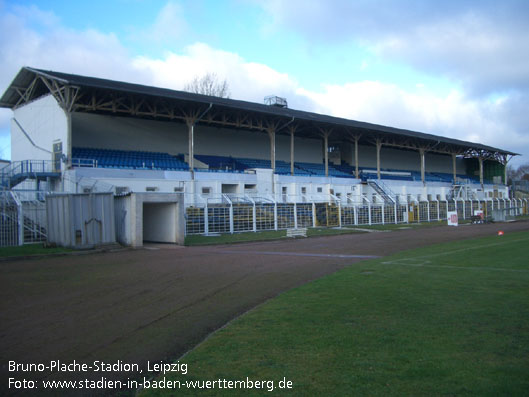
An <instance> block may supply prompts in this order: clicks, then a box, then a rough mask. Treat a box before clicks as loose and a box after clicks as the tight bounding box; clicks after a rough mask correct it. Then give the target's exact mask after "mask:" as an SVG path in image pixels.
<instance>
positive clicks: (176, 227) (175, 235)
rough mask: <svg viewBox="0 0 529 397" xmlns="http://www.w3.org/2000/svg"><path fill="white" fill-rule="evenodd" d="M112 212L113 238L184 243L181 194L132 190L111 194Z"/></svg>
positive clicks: (128, 241)
mask: <svg viewBox="0 0 529 397" xmlns="http://www.w3.org/2000/svg"><path fill="white" fill-rule="evenodd" d="M115 214H116V233H117V241H118V242H120V243H121V244H123V245H128V246H132V247H141V246H143V241H144V240H146V239H149V240H152V241H161V242H167V243H175V244H180V245H183V244H184V238H185V218H184V197H183V194H179V193H172V194H168V193H132V194H130V195H127V196H123V197H115ZM162 233H163V237H162Z"/></svg>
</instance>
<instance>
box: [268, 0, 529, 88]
mask: <svg viewBox="0 0 529 397" xmlns="http://www.w3.org/2000/svg"><path fill="white" fill-rule="evenodd" d="M258 3H259V4H261V6H262V8H263V10H264V11H265V12H266V13H267V14H268V15H269V16H270V20H269V21H266V22H265V23H267V24H272V25H275V26H276V29H280V28H282V29H286V30H289V31H290V30H296V31H298V32H300V33H301V34H302V35H303V37H305V38H306V40H307V41H308V42H310V43H316V44H320V45H325V46H332V45H334V44H342V43H351V44H352V45H355V44H356V45H361V46H362V47H364V48H369V49H371V50H372V51H374V53H375V54H378V55H379V56H380V57H381V58H382V59H384V60H386V61H387V60H392V61H397V62H404V63H406V64H408V65H411V66H413V67H414V68H416V69H419V70H421V71H422V72H426V73H431V74H435V75H439V74H442V75H445V76H448V77H450V78H452V79H454V81H457V82H461V83H462V84H463V86H464V87H465V89H467V90H469V91H471V92H472V93H473V94H476V95H481V94H488V93H490V92H495V91H500V92H502V91H506V90H529V24H528V23H527V21H528V18H529V3H528V2H527V1H518V0H505V1H501V2H498V1H487V0H484V1H450V0H447V1H442V2H426V1H422V2H421V1H419V2H417V1H413V0H408V1H406V0H403V1H398V2H397V1H391V0H380V1H376V2H374V1H369V0H358V1H354V2H351V1H349V0H335V1H333V2H328V1H326V0H312V1H310V2H309V3H310V6H305V5H306V4H307V2H306V1H303V0H291V1H281V0H266V1H264V0H263V1H258Z"/></svg>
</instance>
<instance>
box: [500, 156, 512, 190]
mask: <svg viewBox="0 0 529 397" xmlns="http://www.w3.org/2000/svg"><path fill="white" fill-rule="evenodd" d="M500 158H501V161H500V162H501V163H502V164H503V165H504V166H505V170H504V171H505V172H504V175H503V183H505V185H507V164H508V163H509V161H510V160H511V159H512V158H513V156H512V155H511V156H509V155H508V154H504V155H502V156H501V157H500Z"/></svg>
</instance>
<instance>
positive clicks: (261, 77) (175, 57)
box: [133, 43, 297, 102]
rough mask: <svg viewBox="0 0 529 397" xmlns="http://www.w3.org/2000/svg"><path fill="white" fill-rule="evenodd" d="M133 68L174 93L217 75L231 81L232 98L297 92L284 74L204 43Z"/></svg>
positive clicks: (259, 99)
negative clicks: (186, 85) (196, 81)
mask: <svg viewBox="0 0 529 397" xmlns="http://www.w3.org/2000/svg"><path fill="white" fill-rule="evenodd" d="M133 65H134V68H135V69H137V70H141V71H142V72H144V73H146V74H149V75H150V76H152V80H153V84H155V85H158V86H164V87H170V88H173V89H182V88H183V87H184V86H185V84H186V83H188V82H189V81H191V80H192V79H193V78H194V77H196V76H202V75H204V74H206V73H208V72H214V73H216V74H217V76H218V77H219V78H220V79H221V80H223V79H226V80H227V81H228V84H229V86H230V91H231V92H232V97H233V98H235V99H243V100H249V101H255V102H262V100H263V98H264V96H266V95H270V94H277V95H281V96H289V95H292V94H293V93H294V92H295V90H296V88H297V85H296V82H295V81H294V80H293V79H291V78H290V77H289V76H288V75H287V74H285V73H280V72H278V71H276V70H274V69H272V68H270V67H269V66H267V65H263V64H259V63H254V62H248V61H246V60H245V59H243V58H242V57H241V56H239V55H237V54H235V53H232V52H228V51H222V50H218V49H214V48H211V47H210V46H208V45H207V44H204V43H195V44H193V45H190V46H188V47H186V48H185V49H184V51H183V52H182V53H181V54H178V53H175V52H168V53H166V55H165V56H164V57H163V58H162V59H153V58H149V57H138V58H136V59H135V60H134V62H133Z"/></svg>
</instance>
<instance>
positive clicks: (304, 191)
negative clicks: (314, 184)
mask: <svg viewBox="0 0 529 397" xmlns="http://www.w3.org/2000/svg"><path fill="white" fill-rule="evenodd" d="M301 194H307V188H306V187H305V186H303V187H302V188H301Z"/></svg>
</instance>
